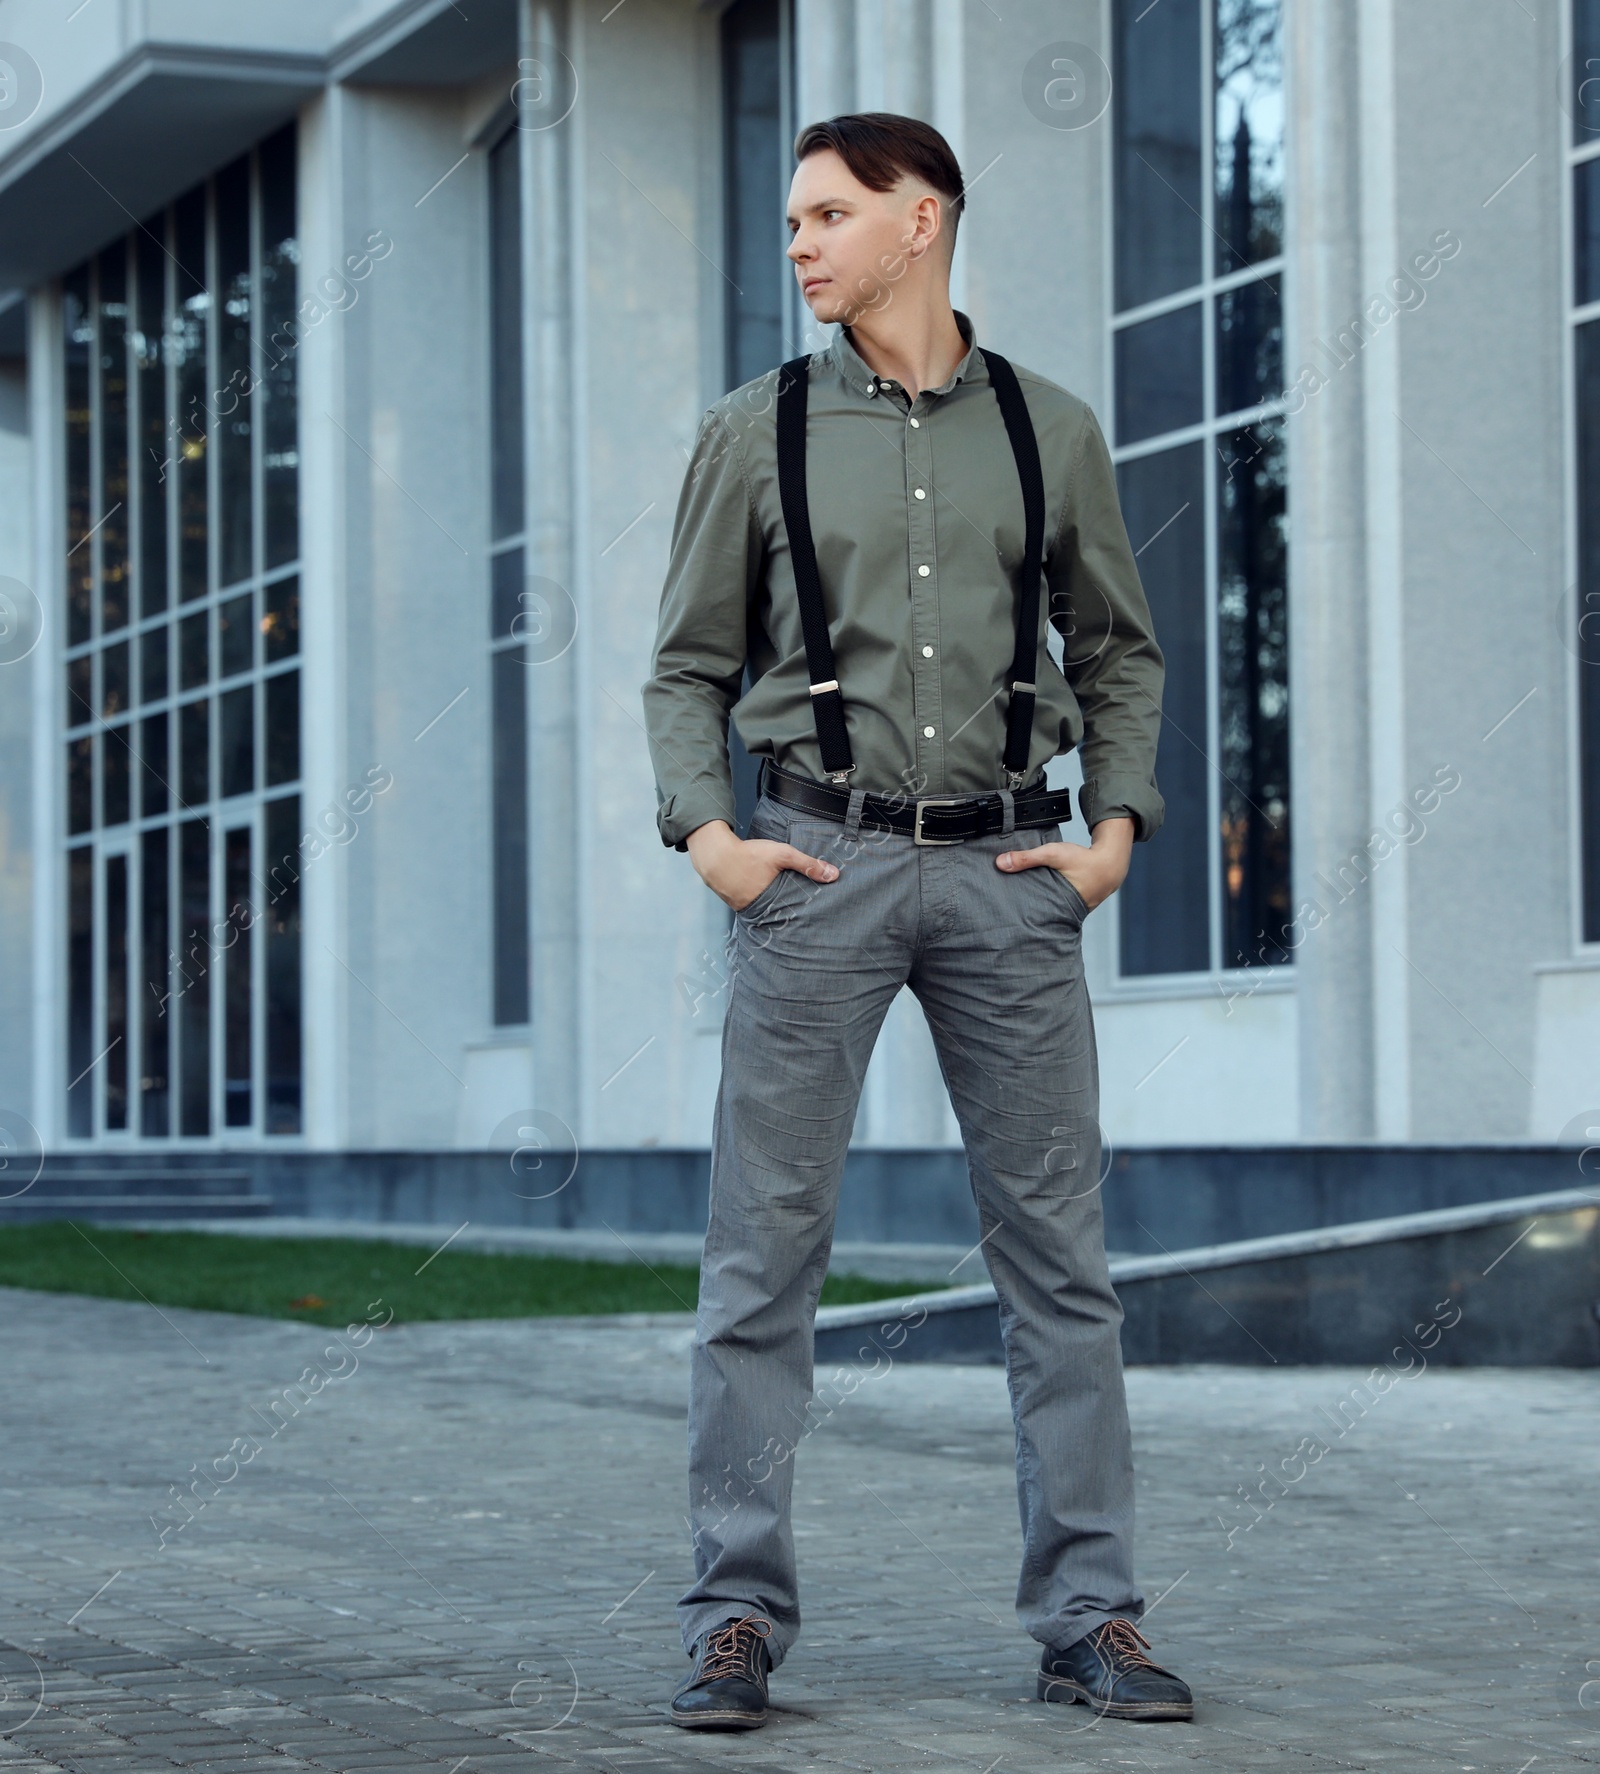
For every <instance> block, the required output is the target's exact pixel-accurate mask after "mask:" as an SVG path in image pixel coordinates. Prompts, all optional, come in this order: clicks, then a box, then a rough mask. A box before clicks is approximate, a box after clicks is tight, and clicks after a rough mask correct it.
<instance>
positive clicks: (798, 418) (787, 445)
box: [777, 357, 855, 783]
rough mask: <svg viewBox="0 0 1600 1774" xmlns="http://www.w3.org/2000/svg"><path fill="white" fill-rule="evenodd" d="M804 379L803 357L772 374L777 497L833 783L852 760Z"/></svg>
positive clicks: (807, 365) (820, 739) (825, 764)
mask: <svg viewBox="0 0 1600 1774" xmlns="http://www.w3.org/2000/svg"><path fill="white" fill-rule="evenodd" d="M810 381H811V359H810V358H809V357H796V358H792V359H791V360H790V361H789V362H788V363H786V364H785V365H784V366H783V368H782V370H780V371H779V373H778V420H777V423H778V495H779V497H780V499H781V500H782V502H783V524H784V528H785V529H786V530H787V531H788V533H789V557H790V559H791V560H792V561H793V563H794V588H795V595H796V597H797V598H798V600H799V603H800V627H801V629H802V631H803V632H804V634H805V640H806V670H807V672H808V673H809V675H810V678H811V713H812V716H813V718H814V719H815V721H816V723H817V743H818V744H819V745H820V746H821V748H822V768H823V770H824V772H825V773H826V774H827V775H828V776H829V777H831V778H832V780H833V781H835V782H839V783H842V782H843V781H844V779H845V778H846V777H847V776H848V775H849V774H850V772H851V771H852V770H853V769H855V761H854V759H853V758H852V757H851V755H850V735H849V733H848V732H847V731H846V729H845V722H844V697H843V696H842V695H841V694H840V692H839V678H838V673H837V671H836V669H835V667H834V663H833V642H832V641H831V640H830V639H829V638H828V612H827V609H826V608H825V606H824V605H823V602H822V580H821V579H820V578H819V577H818V574H817V551H816V547H815V545H814V543H813V542H812V539H811V508H810V505H809V504H808V502H807V499H806V395H807V393H808V391H809V387H810Z"/></svg>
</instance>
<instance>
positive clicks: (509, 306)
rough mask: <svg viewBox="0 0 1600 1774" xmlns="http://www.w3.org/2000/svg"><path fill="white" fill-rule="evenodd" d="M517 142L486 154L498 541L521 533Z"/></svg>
mask: <svg viewBox="0 0 1600 1774" xmlns="http://www.w3.org/2000/svg"><path fill="white" fill-rule="evenodd" d="M521 140H522V138H521V136H520V135H519V133H518V132H517V131H516V130H514V129H513V130H511V131H510V132H509V133H507V134H506V135H503V136H502V137H501V138H500V140H499V142H497V143H496V144H495V146H494V148H493V149H492V150H491V151H490V154H489V334H490V349H491V351H492V353H493V357H494V361H493V363H492V364H491V366H490V377H489V403H490V438H489V445H490V448H489V454H490V463H491V465H490V471H489V482H490V513H489V521H490V534H491V535H493V536H494V538H495V539H496V540H497V541H498V540H500V539H502V538H504V537H508V536H519V535H521V533H522V501H523V486H522V476H523V455H522V217H521V213H520V205H521V191H522V185H521V181H520V179H519V178H518V171H519V163H518V159H517V155H518V153H519V151H520V147H521Z"/></svg>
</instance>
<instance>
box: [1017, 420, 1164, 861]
mask: <svg viewBox="0 0 1600 1774" xmlns="http://www.w3.org/2000/svg"><path fill="white" fill-rule="evenodd" d="M1046 580H1047V584H1048V586H1049V595H1050V620H1051V621H1052V622H1053V623H1054V624H1055V626H1056V628H1057V629H1058V630H1059V631H1060V633H1061V636H1062V640H1063V648H1062V654H1063V658H1062V671H1063V674H1064V675H1065V677H1066V680H1067V683H1068V684H1069V685H1070V686H1071V689H1072V693H1073V695H1074V696H1075V697H1076V698H1077V701H1078V707H1079V709H1080V711H1081V712H1082V715H1083V738H1082V740H1081V741H1080V742H1079V747H1078V750H1079V754H1080V756H1081V759H1082V762H1083V787H1082V788H1081V789H1079V791H1078V806H1079V808H1080V810H1081V811H1082V813H1083V818H1084V823H1085V824H1086V825H1087V826H1089V827H1090V828H1091V829H1092V828H1093V827H1094V825H1095V823H1096V822H1097V821H1098V820H1101V819H1105V818H1107V817H1109V816H1112V815H1115V814H1126V815H1128V816H1129V817H1130V818H1132V820H1133V822H1134V836H1135V838H1136V839H1139V840H1144V839H1148V838H1152V837H1154V836H1155V834H1156V832H1157V831H1159V830H1160V828H1161V822H1162V819H1163V817H1164V815H1165V811H1166V809H1165V804H1164V802H1163V801H1162V798H1161V792H1160V790H1159V789H1158V788H1157V787H1156V776H1155V766H1156V744H1157V741H1158V740H1159V738H1160V735H1161V691H1162V684H1163V682H1164V679H1165V676H1166V665H1165V661H1164V660H1163V658H1162V654H1161V649H1160V647H1159V646H1158V645H1157V644H1156V637H1155V630H1154V625H1153V624H1152V622H1151V619H1150V606H1149V604H1148V603H1147V601H1146V599H1145V595H1144V587H1143V585H1142V584H1141V583H1140V581H1139V568H1138V565H1137V563H1136V562H1135V560H1134V558H1133V549H1132V547H1131V546H1130V545H1129V542H1128V531H1127V527H1126V526H1125V525H1124V523H1123V521H1122V507H1121V504H1120V502H1119V501H1118V498H1117V477H1116V470H1115V469H1114V468H1113V466H1112V462H1111V452H1110V450H1109V449H1108V448H1107V447H1106V440H1105V437H1104V435H1103V434H1102V432H1101V430H1100V425H1099V421H1098V420H1097V419H1096V418H1095V416H1094V413H1093V412H1092V411H1091V410H1090V409H1089V408H1087V407H1085V409H1084V424H1083V430H1082V433H1081V434H1080V437H1079V440H1078V447H1077V451H1076V453H1075V457H1074V462H1073V467H1072V470H1071V474H1070V478H1069V481H1068V488H1067V496H1066V498H1065V500H1064V501H1063V504H1062V509H1061V520H1060V524H1059V526H1058V530H1057V534H1056V539H1055V544H1054V546H1053V547H1052V548H1051V550H1050V558H1049V561H1048V563H1047V566H1046Z"/></svg>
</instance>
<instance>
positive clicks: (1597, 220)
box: [1565, 0, 1600, 943]
mask: <svg viewBox="0 0 1600 1774" xmlns="http://www.w3.org/2000/svg"><path fill="white" fill-rule="evenodd" d="M1571 5H1572V14H1571V18H1572V58H1571V61H1570V63H1569V78H1570V80H1571V82H1572V85H1571V89H1570V91H1569V92H1568V93H1567V94H1566V95H1565V98H1566V101H1567V110H1568V114H1569V115H1570V116H1571V118H1572V141H1573V153H1572V156H1571V158H1572V244H1573V264H1572V301H1573V317H1572V318H1573V341H1572V345H1573V350H1572V359H1573V373H1574V379H1575V384H1576V385H1575V387H1574V389H1573V409H1574V413H1575V416H1576V434H1575V436H1574V439H1573V445H1574V451H1575V455H1576V463H1575V468H1576V476H1575V479H1576V486H1575V489H1574V492H1575V496H1576V529H1577V535H1576V538H1575V540H1576V546H1577V586H1576V588H1575V591H1576V608H1575V610H1574V611H1573V616H1572V620H1573V621H1574V624H1575V632H1574V633H1573V634H1572V635H1571V640H1570V645H1571V648H1572V651H1573V652H1574V653H1575V654H1576V655H1577V674H1578V686H1577V690H1578V711H1577V712H1578V793H1579V852H1580V856H1581V870H1582V874H1581V881H1580V884H1579V905H1580V914H1579V920H1578V922H1579V936H1580V939H1581V940H1582V941H1584V942H1595V943H1600V0H1571Z"/></svg>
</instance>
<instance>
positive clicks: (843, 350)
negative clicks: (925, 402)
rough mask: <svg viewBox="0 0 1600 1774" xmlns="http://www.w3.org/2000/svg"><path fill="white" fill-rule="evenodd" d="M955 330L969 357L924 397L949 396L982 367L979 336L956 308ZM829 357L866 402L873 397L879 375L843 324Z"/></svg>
mask: <svg viewBox="0 0 1600 1774" xmlns="http://www.w3.org/2000/svg"><path fill="white" fill-rule="evenodd" d="M952 313H954V315H955V317H956V327H957V329H958V330H959V331H960V334H961V336H962V338H963V339H965V340H966V342H967V353H966V356H965V357H963V358H962V359H961V361H960V362H959V363H958V364H957V365H956V367H955V368H954V370H952V371H951V373H950V378H949V380H948V381H946V382H944V383H942V384H941V385H940V386H939V387H937V388H925V389H923V391H922V392H923V393H924V394H948V393H949V392H950V391H951V390H952V389H953V388H954V387H955V385H956V384H957V383H958V382H964V381H965V380H966V379H967V378H968V377H969V376H972V375H974V374H976V373H978V372H979V371H980V370H981V369H982V366H983V359H982V356H981V355H980V353H979V351H978V337H977V334H976V332H974V330H973V326H972V321H971V320H970V319H969V318H968V316H966V315H965V314H963V313H962V312H961V310H960V309H959V308H956V309H953V310H952ZM828 357H829V360H830V362H831V363H832V364H833V367H834V368H835V369H836V370H837V371H838V372H839V374H840V375H841V376H842V377H843V378H844V380H845V382H846V383H847V384H848V385H849V387H850V388H852V389H853V390H854V391H855V392H856V393H857V394H859V395H861V396H862V397H863V399H871V398H874V397H873V396H872V395H871V394H870V393H869V390H870V389H871V388H872V387H874V386H875V384H876V383H877V380H878V378H877V375H876V373H875V372H874V371H872V370H871V369H869V368H868V367H867V365H866V363H865V362H864V361H863V360H862V357H861V354H860V353H859V352H858V351H857V350H856V348H855V346H854V345H853V344H852V343H851V340H850V329H849V327H848V326H844V325H841V326H840V327H839V330H838V331H837V332H836V333H835V334H834V336H833V343H832V344H831V345H829V347H828Z"/></svg>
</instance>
